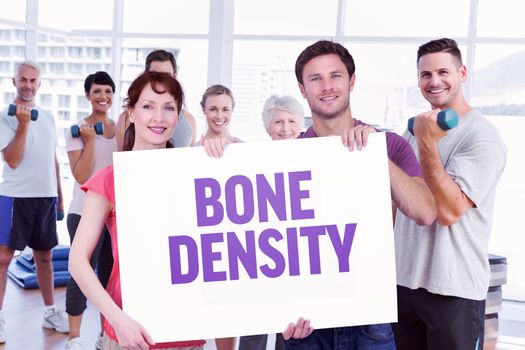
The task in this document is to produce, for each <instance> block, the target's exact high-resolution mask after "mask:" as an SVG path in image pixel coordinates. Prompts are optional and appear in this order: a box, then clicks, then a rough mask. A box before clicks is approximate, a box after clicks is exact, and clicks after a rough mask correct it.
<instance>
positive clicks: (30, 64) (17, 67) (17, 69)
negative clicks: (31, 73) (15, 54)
mask: <svg viewBox="0 0 525 350" xmlns="http://www.w3.org/2000/svg"><path fill="white" fill-rule="evenodd" d="M24 66H25V67H31V68H33V69H34V70H36V71H37V72H38V78H39V79H40V74H41V71H40V67H39V66H38V64H36V63H35V62H33V61H24V62H21V63H17V64H16V65H15V75H14V77H15V78H16V77H18V74H19V73H20V68H21V67H24Z"/></svg>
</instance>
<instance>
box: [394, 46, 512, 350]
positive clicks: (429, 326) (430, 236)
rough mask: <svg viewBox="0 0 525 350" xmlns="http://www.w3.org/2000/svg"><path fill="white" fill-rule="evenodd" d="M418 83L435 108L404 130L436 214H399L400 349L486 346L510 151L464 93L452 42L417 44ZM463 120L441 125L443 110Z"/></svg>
mask: <svg viewBox="0 0 525 350" xmlns="http://www.w3.org/2000/svg"><path fill="white" fill-rule="evenodd" d="M417 65H418V85H419V88H420V90H421V93H422V95H423V97H424V98H425V99H426V100H427V101H428V102H429V103H430V105H431V107H432V110H431V111H428V112H425V113H422V114H420V115H418V116H417V117H416V118H415V121H414V134H415V136H412V135H411V134H408V133H405V137H407V139H408V141H409V143H410V144H411V145H412V147H413V148H414V150H415V152H416V155H417V156H418V158H419V161H420V164H421V169H422V172H423V178H424V179H425V181H426V183H427V185H428V187H429V188H430V190H431V191H432V193H433V195H434V198H435V201H436V209H437V219H436V221H435V222H434V223H433V224H431V225H430V226H419V225H417V224H416V223H415V222H414V221H413V220H411V219H409V218H407V217H406V216H405V215H403V213H402V212H400V211H398V212H397V216H396V225H395V243H396V262H397V282H398V313H399V321H398V323H397V324H395V325H394V334H395V339H396V345H397V347H398V349H400V350H403V349H461V350H463V349H482V348H483V333H484V332H483V325H484V313H485V300H484V299H485V297H486V295H487V290H488V285H489V274H490V271H489V263H488V243H489V236H490V232H491V226H492V219H493V208H494V197H495V192H496V184H497V183H498V180H499V179H500V177H501V174H502V173H503V169H504V167H505V159H506V149H505V145H504V144H503V141H502V140H501V137H500V135H499V134H498V132H497V130H496V129H495V128H494V126H493V125H492V124H491V123H490V122H489V121H488V120H487V119H485V118H484V117H483V116H482V115H481V113H480V112H479V111H477V110H474V109H472V108H471V107H470V106H469V104H468V103H467V101H466V100H465V97H464V95H463V91H462V84H463V82H464V81H466V79H467V70H466V67H465V66H464V65H463V63H462V60H461V52H460V51H459V49H458V47H457V44H456V42H455V41H454V40H452V39H439V40H433V41H430V42H428V43H426V44H424V45H422V46H420V47H419V50H418V55H417ZM447 108H451V109H453V110H455V111H456V112H457V113H458V115H459V116H460V117H459V124H458V126H457V127H456V128H455V129H451V130H449V131H443V130H441V128H440V127H439V126H438V124H437V122H436V118H437V114H438V112H439V111H440V110H442V109H447Z"/></svg>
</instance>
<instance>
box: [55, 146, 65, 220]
mask: <svg viewBox="0 0 525 350" xmlns="http://www.w3.org/2000/svg"><path fill="white" fill-rule="evenodd" d="M55 169H56V174H57V194H58V203H57V209H58V210H57V211H58V212H61V213H64V197H63V196H62V182H61V180H60V164H59V163H58V158H57V155H56V153H55Z"/></svg>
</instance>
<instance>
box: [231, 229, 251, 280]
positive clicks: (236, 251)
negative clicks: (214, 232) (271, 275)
mask: <svg viewBox="0 0 525 350" xmlns="http://www.w3.org/2000/svg"><path fill="white" fill-rule="evenodd" d="M245 238H246V249H244V248H243V245H242V243H241V242H240V241H239V238H238V237H237V234H236V233H235V232H228V233H227V234H226V241H227V242H228V263H229V267H230V280H238V279H239V261H240V262H241V264H242V265H243V266H244V269H245V270H246V272H247V273H248V276H250V278H257V253H256V251H255V233H254V232H253V231H251V230H249V231H246V232H245Z"/></svg>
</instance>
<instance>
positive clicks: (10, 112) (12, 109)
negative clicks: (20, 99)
mask: <svg viewBox="0 0 525 350" xmlns="http://www.w3.org/2000/svg"><path fill="white" fill-rule="evenodd" d="M7 115H10V116H14V115H16V105H15V104H12V103H11V104H10V105H9V109H8V110H7ZM37 119H38V111H37V110H36V109H32V110H31V120H32V121H35V120H37Z"/></svg>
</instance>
